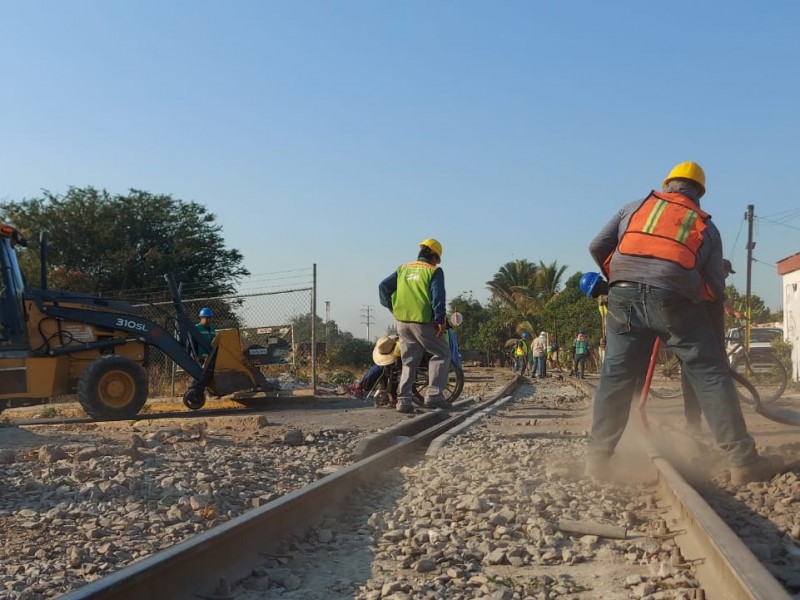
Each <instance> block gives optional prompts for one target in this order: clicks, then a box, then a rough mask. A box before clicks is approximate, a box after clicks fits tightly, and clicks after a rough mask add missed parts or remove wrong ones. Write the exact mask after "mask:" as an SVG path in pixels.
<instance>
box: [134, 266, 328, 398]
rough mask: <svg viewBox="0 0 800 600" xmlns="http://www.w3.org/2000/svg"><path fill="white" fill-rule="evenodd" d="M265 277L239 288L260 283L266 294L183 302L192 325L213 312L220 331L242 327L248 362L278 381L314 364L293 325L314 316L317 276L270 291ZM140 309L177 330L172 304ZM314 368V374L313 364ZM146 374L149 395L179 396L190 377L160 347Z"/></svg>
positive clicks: (150, 304) (167, 326)
mask: <svg viewBox="0 0 800 600" xmlns="http://www.w3.org/2000/svg"><path fill="white" fill-rule="evenodd" d="M314 273H316V270H314ZM261 277H262V279H259V280H257V281H255V282H254V281H252V279H251V280H247V281H244V282H243V283H242V285H241V286H240V289H241V290H245V291H246V290H247V289H248V288H249V289H253V287H254V285H253V284H254V283H256V284H258V285H259V286H260V288H261V290H262V291H257V290H258V288H256V291H253V292H250V293H239V294H234V295H229V296H216V297H194V298H184V299H183V306H184V309H185V310H186V314H187V315H188V316H189V318H190V319H192V320H193V322H197V321H198V320H199V313H200V309H202V308H209V309H211V311H212V313H213V315H214V316H213V318H212V323H213V325H214V327H215V328H216V329H217V330H218V331H219V330H221V329H231V328H238V329H239V331H240V335H241V340H242V352H243V354H244V356H245V359H246V360H247V361H248V362H249V363H250V364H251V365H252V366H254V367H256V368H259V369H261V370H262V372H264V374H265V375H267V376H269V377H275V376H277V375H279V374H280V373H281V372H285V371H289V370H291V369H292V368H293V367H294V366H295V365H296V364H298V363H302V364H304V365H305V364H310V361H311V358H312V357H311V356H310V354H311V353H310V351H309V350H308V348H306V347H305V346H308V344H305V345H303V344H298V343H297V340H296V339H295V328H294V327H293V326H292V323H293V322H296V321H297V320H298V317H303V316H308V315H309V314H310V313H311V312H312V300H313V297H314V286H315V277H314V278H308V277H306V281H305V282H300V283H299V284H297V287H289V288H286V289H270V287H275V286H269V285H268V283H269V282H270V280H269V279H267V280H264V279H263V276H261ZM278 279H279V278H278ZM308 279H311V280H310V281H309V280H308ZM265 282H266V283H267V285H265ZM304 283H305V285H303V284H304ZM137 308H138V309H139V310H140V312H141V314H142V316H143V317H145V318H147V319H149V320H151V321H153V322H155V323H157V324H159V325H161V326H162V327H164V329H166V330H167V331H169V332H175V331H176V311H175V307H174V305H173V303H172V301H162V302H150V303H147V304H138V305H137ZM308 321H309V323H310V322H311V321H312V320H311V319H308ZM306 354H308V356H306ZM311 366H312V369H313V367H314V365H313V364H312V365H311ZM147 370H148V375H149V379H150V394H151V395H154V396H158V395H170V396H174V395H180V394H182V393H183V392H184V391H185V390H186V389H187V387H188V384H189V376H188V375H186V374H185V373H184V372H183V371H182V370H181V369H180V368H179V367H177V365H176V364H175V363H174V362H173V361H172V360H170V359H169V357H167V356H166V355H165V354H163V353H162V352H161V351H159V350H158V349H156V348H152V347H151V348H150V355H149V357H148V369H147Z"/></svg>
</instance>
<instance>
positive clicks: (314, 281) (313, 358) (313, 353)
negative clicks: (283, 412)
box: [311, 263, 317, 396]
mask: <svg viewBox="0 0 800 600" xmlns="http://www.w3.org/2000/svg"><path fill="white" fill-rule="evenodd" d="M312 273H313V274H312V276H311V277H312V282H311V393H312V394H313V395H314V396H316V395H317V263H314V268H313V270H312Z"/></svg>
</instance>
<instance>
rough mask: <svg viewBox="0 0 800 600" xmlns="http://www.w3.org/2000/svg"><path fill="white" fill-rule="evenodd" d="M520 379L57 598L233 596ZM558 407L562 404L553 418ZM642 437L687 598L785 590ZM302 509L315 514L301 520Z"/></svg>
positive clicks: (416, 423)
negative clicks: (688, 576) (314, 528)
mask: <svg viewBox="0 0 800 600" xmlns="http://www.w3.org/2000/svg"><path fill="white" fill-rule="evenodd" d="M523 381H525V380H524V379H519V378H518V379H516V380H514V381H512V382H511V383H510V384H508V385H507V386H505V387H504V388H503V389H501V390H500V391H499V392H497V393H496V394H494V395H493V397H492V398H490V399H488V400H486V401H483V402H479V403H478V404H476V405H474V406H470V407H469V408H466V407H465V406H464V404H465V403H457V404H458V405H459V406H458V408H460V409H461V412H458V413H455V414H453V413H447V412H444V411H435V412H428V413H425V414H422V415H419V416H417V417H415V418H413V419H410V420H409V421H405V422H403V423H402V424H400V426H399V427H397V428H392V429H391V431H385V432H382V433H380V434H378V435H376V436H373V437H372V438H369V439H367V440H364V441H363V442H362V444H361V445H360V447H359V449H358V451H357V453H358V454H360V455H361V456H363V457H364V458H362V459H361V460H359V461H358V462H356V463H354V464H351V465H350V466H348V467H345V468H343V469H342V470H341V471H339V472H338V473H336V474H333V475H330V476H328V477H325V478H324V479H321V480H318V481H316V482H315V483H313V484H311V485H309V486H306V487H305V488H302V489H300V490H297V491H295V492H292V493H290V494H288V495H286V496H284V497H282V498H280V499H278V500H275V501H273V502H270V503H269V504H267V505H265V506H263V507H261V508H258V509H254V510H252V511H250V512H249V513H247V514H245V515H242V516H241V517H238V518H235V519H233V520H231V521H229V522H227V523H224V524H222V525H220V526H217V527H215V528H214V529H212V530H209V531H206V532H205V533H201V534H198V535H197V536H195V537H193V538H191V539H189V540H186V541H184V542H182V543H179V544H177V545H176V546H174V547H172V548H169V549H167V550H164V551H162V552H159V553H157V554H154V555H152V556H150V557H148V558H146V559H144V560H142V561H140V562H138V563H135V564H133V565H131V566H129V567H127V568H124V569H122V570H120V571H117V572H116V573H113V574H111V575H109V576H107V577H105V578H103V579H101V580H98V581H95V582H93V583H90V584H87V585H85V586H83V587H81V588H78V589H77V590H75V591H73V592H71V593H69V594H67V595H65V596H63V598H65V599H66V600H78V599H89V598H92V599H105V598H114V599H123V600H124V599H128V598H131V599H133V598H136V599H137V600H138V599H142V598H175V599H182V598H197V597H205V598H214V599H218V600H223V599H224V598H233V597H234V596H233V595H231V594H230V590H229V589H228V588H227V587H226V585H225V582H234V581H239V580H240V579H242V578H243V577H245V576H247V575H248V574H249V573H250V572H251V570H252V569H253V567H254V566H255V564H256V561H259V557H263V556H264V555H265V554H266V555H268V554H271V553H274V552H275V550H276V549H277V548H278V546H279V541H280V540H281V539H284V538H286V537H287V536H289V535H296V534H297V533H298V532H299V531H303V530H305V529H308V528H309V527H310V526H311V523H310V521H312V520H317V519H318V518H321V517H322V516H323V515H325V514H333V513H335V512H336V511H337V510H339V508H340V507H342V506H343V505H344V503H345V501H346V500H347V498H348V496H349V495H350V494H352V492H353V490H354V489H355V488H356V487H358V486H368V485H369V484H370V482H372V481H374V480H375V479H376V478H377V477H378V476H380V475H381V474H384V473H386V472H387V471H390V470H392V469H393V468H394V467H396V466H398V465H401V464H406V463H408V462H409V461H411V460H413V459H415V458H418V457H420V456H421V454H422V452H423V451H425V450H427V451H428V452H429V453H434V454H435V453H436V452H437V451H439V448H440V447H441V445H442V436H443V435H445V434H446V435H456V434H457V433H458V432H459V431H460V430H462V429H464V428H466V427H468V425H469V424H470V423H471V422H473V421H475V420H477V419H478V418H479V417H480V416H481V415H484V414H486V413H487V412H488V410H489V409H490V407H492V406H496V407H500V406H502V405H504V404H505V405H506V408H507V407H508V406H509V405H513V401H511V402H509V398H508V397H507V396H506V395H507V394H508V392H509V391H510V390H511V389H512V388H513V387H514V386H515V385H517V384H519V383H520V382H523ZM567 381H569V382H570V383H571V384H572V385H574V386H575V387H578V388H582V389H583V390H584V391H586V392H589V393H591V391H592V390H591V387H589V386H587V385H586V383H585V382H578V381H575V380H567ZM501 399H504V400H503V402H500V400H501ZM565 414H566V411H564V414H562V415H561V416H564V415H565ZM633 426H634V424H633V423H631V427H633ZM434 440H436V441H434ZM644 445H645V450H646V452H647V456H648V457H649V460H650V462H651V463H652V465H653V467H654V468H655V470H656V472H657V486H656V489H657V493H656V495H657V497H658V501H657V502H658V504H657V508H658V510H659V511H660V512H662V513H666V514H667V515H668V517H667V518H666V519H665V521H664V527H665V528H666V529H665V531H661V532H659V535H660V536H663V537H669V538H670V539H674V541H675V543H676V544H677V545H678V546H679V548H680V550H681V552H682V556H685V557H686V559H683V558H681V555H680V553H679V555H678V558H677V559H676V560H677V561H678V562H677V563H674V564H677V565H678V567H679V568H688V566H689V565H691V567H692V568H693V569H694V570H695V572H696V573H697V577H698V579H699V581H700V584H701V586H702V587H701V588H699V589H698V590H697V592H696V595H695V598H706V599H709V600H713V599H715V598H720V599H722V598H725V599H728V598H734V599H750V600H767V599H769V600H783V599H787V600H788V599H789V598H791V597H792V596H791V595H790V594H789V592H788V591H787V590H786V589H785V588H784V587H783V585H782V584H781V583H780V582H779V581H778V580H777V579H776V578H775V577H774V576H773V575H772V574H771V573H770V571H769V570H768V569H767V568H766V567H765V566H764V565H763V564H762V563H761V561H759V559H758V558H757V557H756V556H755V555H754V554H753V553H752V552H751V551H750V550H749V549H748V548H747V546H746V545H745V544H744V543H743V542H742V541H741V540H740V539H739V537H738V536H737V534H736V533H735V532H734V531H733V530H732V529H731V528H730V527H729V526H728V525H727V524H726V523H725V522H724V521H723V520H722V519H721V518H720V517H719V516H718V515H717V514H716V512H715V511H714V510H713V509H712V508H711V506H710V505H709V504H708V503H707V502H706V501H705V500H704V499H703V498H702V497H701V495H700V493H698V491H696V490H695V489H694V488H693V487H692V486H691V485H690V484H689V483H688V482H687V481H686V480H685V479H684V477H683V476H682V475H681V473H680V472H679V470H678V469H676V467H675V465H673V464H672V462H671V461H672V455H671V453H669V452H665V451H662V449H660V448H659V447H658V446H657V445H656V444H655V443H653V441H652V440H647V441H645V442H644ZM308 515H314V518H313V519H309V518H308ZM681 561H683V562H682V563H681V564H679V563H680V562H681ZM212 590H213V591H212Z"/></svg>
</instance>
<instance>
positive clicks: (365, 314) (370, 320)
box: [361, 304, 375, 341]
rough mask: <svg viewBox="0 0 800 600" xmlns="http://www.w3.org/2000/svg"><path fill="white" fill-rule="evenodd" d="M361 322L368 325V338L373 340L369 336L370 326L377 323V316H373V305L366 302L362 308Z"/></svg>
mask: <svg viewBox="0 0 800 600" xmlns="http://www.w3.org/2000/svg"><path fill="white" fill-rule="evenodd" d="M361 319H362V320H361V324H362V325H366V326H367V340H368V341H372V340H371V339H370V337H369V327H370V325H374V324H375V317H373V316H372V305H371V304H365V305H364V308H362V309H361Z"/></svg>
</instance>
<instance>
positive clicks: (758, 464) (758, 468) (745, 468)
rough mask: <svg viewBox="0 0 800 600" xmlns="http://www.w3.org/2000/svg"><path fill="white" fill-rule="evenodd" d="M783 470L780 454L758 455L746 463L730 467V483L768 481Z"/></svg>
mask: <svg viewBox="0 0 800 600" xmlns="http://www.w3.org/2000/svg"><path fill="white" fill-rule="evenodd" d="M783 470H784V464H783V459H782V458H781V457H780V456H775V455H769V456H759V457H757V458H756V459H755V460H754V461H753V462H750V463H747V464H746V465H737V466H732V467H731V485H745V484H747V483H751V482H753V481H769V480H770V479H772V478H773V477H775V475H777V474H778V473H781V472H782V471H783Z"/></svg>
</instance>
